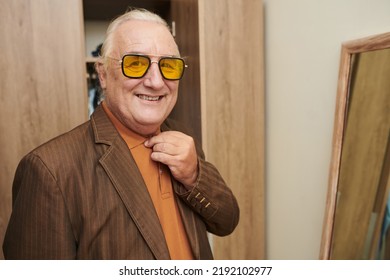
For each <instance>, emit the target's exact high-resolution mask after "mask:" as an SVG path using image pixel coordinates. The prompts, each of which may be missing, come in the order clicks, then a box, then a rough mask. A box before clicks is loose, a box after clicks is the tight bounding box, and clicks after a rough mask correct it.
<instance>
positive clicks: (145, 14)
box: [100, 8, 170, 57]
mask: <svg viewBox="0 0 390 280" xmlns="http://www.w3.org/2000/svg"><path fill="white" fill-rule="evenodd" d="M129 20H143V21H149V22H155V23H159V24H161V25H163V26H165V27H166V28H167V29H168V30H169V31H170V28H169V25H168V23H167V22H166V21H165V20H164V19H163V18H161V17H160V16H159V15H157V14H155V13H152V12H150V11H148V10H146V9H140V8H137V9H130V10H129V11H127V12H126V13H124V14H123V15H121V16H119V17H117V18H116V19H114V20H113V21H112V22H111V23H110V25H109V26H108V28H107V32H106V38H105V40H104V42H103V45H102V48H101V54H100V55H101V57H105V56H107V55H108V54H109V53H110V52H111V51H112V48H113V34H114V32H115V30H116V29H117V28H118V27H119V26H120V25H121V24H122V23H124V22H126V21H129Z"/></svg>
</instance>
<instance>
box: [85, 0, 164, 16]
mask: <svg viewBox="0 0 390 280" xmlns="http://www.w3.org/2000/svg"><path fill="white" fill-rule="evenodd" d="M129 7H136V8H145V9H148V10H150V11H152V12H155V13H157V14H159V15H160V16H161V17H163V18H165V17H166V16H167V15H168V14H169V10H170V0H114V1H113V0H83V11H84V19H85V20H105V21H106V20H108V21H109V20H112V19H113V18H115V17H117V16H119V15H121V14H123V13H124V12H125V11H126V10H127V9H128V8H129Z"/></svg>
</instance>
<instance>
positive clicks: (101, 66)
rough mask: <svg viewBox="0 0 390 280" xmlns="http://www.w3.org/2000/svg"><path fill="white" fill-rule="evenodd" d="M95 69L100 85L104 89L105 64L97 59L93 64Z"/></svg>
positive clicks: (105, 80) (105, 85) (105, 84)
mask: <svg viewBox="0 0 390 280" xmlns="http://www.w3.org/2000/svg"><path fill="white" fill-rule="evenodd" d="M95 69H96V72H97V74H98V76H99V82H100V87H101V88H102V89H103V90H104V89H106V87H107V71H106V66H105V65H104V64H103V63H102V62H100V61H98V62H96V64H95Z"/></svg>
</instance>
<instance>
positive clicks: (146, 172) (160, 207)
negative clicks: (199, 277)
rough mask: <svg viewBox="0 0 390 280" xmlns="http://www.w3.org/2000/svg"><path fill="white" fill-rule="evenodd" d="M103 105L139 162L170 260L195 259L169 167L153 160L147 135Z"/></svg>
mask: <svg viewBox="0 0 390 280" xmlns="http://www.w3.org/2000/svg"><path fill="white" fill-rule="evenodd" d="M103 108H104V111H105V112H106V114H107V115H108V117H109V118H110V120H111V122H112V123H113V125H114V126H115V128H116V129H117V130H118V132H119V134H120V135H121V136H122V138H123V139H124V140H125V142H126V144H127V146H128V147H129V149H130V152H131V154H132V156H133V158H134V160H135V162H136V163H137V166H138V168H139V170H140V172H141V175H142V177H143V179H144V181H145V185H146V187H147V189H148V191H149V194H150V197H151V198H152V201H153V204H154V207H155V209H156V212H157V215H158V218H159V220H160V224H161V227H162V229H163V232H164V235H165V240H166V243H167V245H168V250H169V254H170V256H171V259H173V260H189V259H193V254H192V251H191V247H190V244H189V241H188V237H187V234H186V231H185V229H184V226H183V222H182V220H181V216H180V213H179V210H178V208H177V204H176V200H175V196H174V193H173V188H172V182H171V176H170V171H169V168H168V167H167V166H166V165H164V164H162V163H159V162H155V161H153V160H152V159H151V157H150V155H151V153H152V149H150V148H146V147H145V145H144V142H145V140H146V139H147V138H145V137H143V136H141V135H138V134H136V133H135V132H133V131H131V130H129V129H128V128H126V127H125V126H124V125H123V124H122V123H121V122H120V121H119V120H118V119H117V118H116V117H115V116H114V115H113V114H112V113H111V111H110V110H109V109H108V108H107V106H106V105H105V104H104V102H103Z"/></svg>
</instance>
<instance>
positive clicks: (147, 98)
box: [138, 95, 160, 101]
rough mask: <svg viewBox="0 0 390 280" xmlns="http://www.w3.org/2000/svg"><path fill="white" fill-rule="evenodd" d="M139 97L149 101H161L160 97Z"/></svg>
mask: <svg viewBox="0 0 390 280" xmlns="http://www.w3.org/2000/svg"><path fill="white" fill-rule="evenodd" d="M138 97H139V98H141V99H143V100H147V101H158V100H159V99H160V96H147V95H138Z"/></svg>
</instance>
